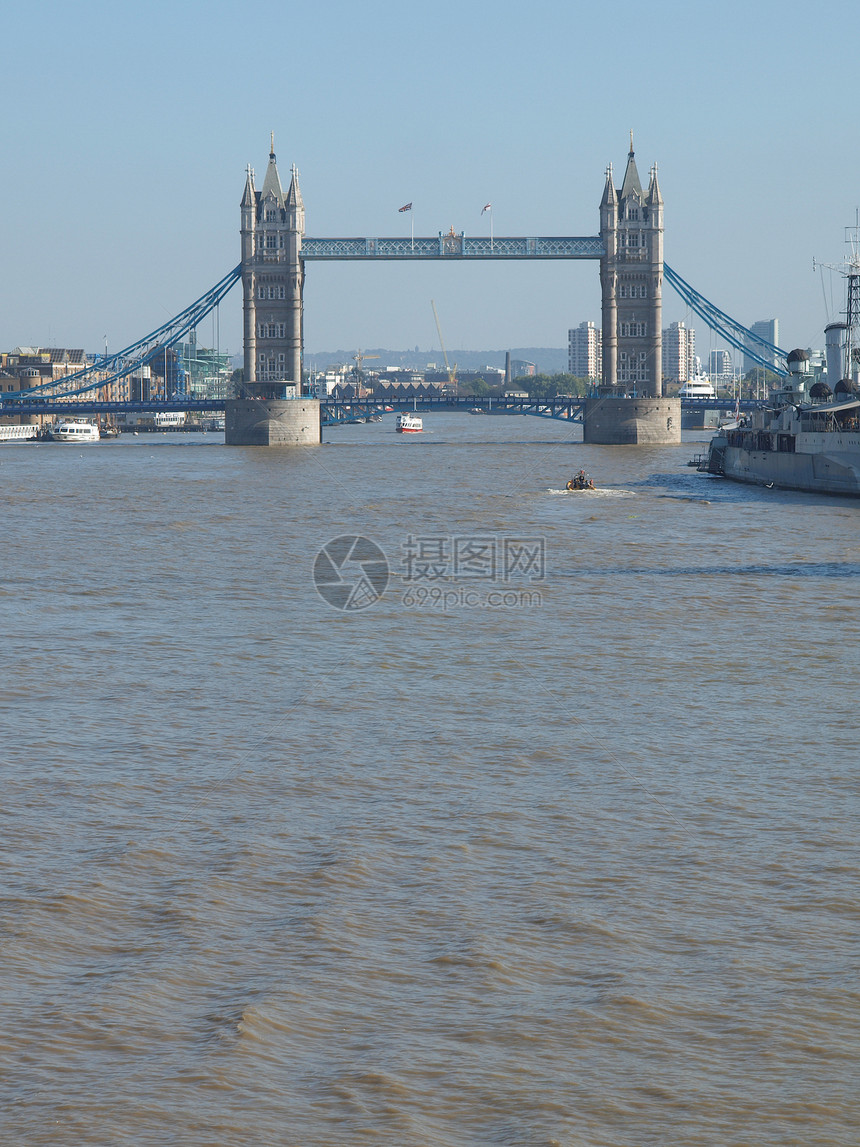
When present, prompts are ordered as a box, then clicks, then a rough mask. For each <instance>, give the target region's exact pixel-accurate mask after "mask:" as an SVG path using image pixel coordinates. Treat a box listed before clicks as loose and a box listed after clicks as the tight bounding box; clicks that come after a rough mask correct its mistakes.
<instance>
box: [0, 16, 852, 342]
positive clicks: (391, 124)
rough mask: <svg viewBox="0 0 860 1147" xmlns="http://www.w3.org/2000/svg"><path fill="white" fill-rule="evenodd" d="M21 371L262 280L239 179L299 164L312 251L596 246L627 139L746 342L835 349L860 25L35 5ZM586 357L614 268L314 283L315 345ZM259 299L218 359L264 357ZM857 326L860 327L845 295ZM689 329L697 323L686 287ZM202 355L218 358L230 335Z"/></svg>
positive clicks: (362, 269) (8, 281)
mask: <svg viewBox="0 0 860 1147" xmlns="http://www.w3.org/2000/svg"><path fill="white" fill-rule="evenodd" d="M4 32H5V35H4V65H5V66H4V106H5V115H4V117H3V126H2V133H3V156H4V160H5V163H4V169H5V170H4V179H3V180H2V183H0V202H2V220H3V226H2V240H0V242H2V246H0V254H2V265H3V269H4V274H3V300H2V308H0V349H3V350H8V349H11V348H13V347H15V346H17V345H22V344H23V345H31V344H41V345H59V346H83V347H84V348H85V349H87V350H99V349H101V348H102V346H103V344H104V339H105V336H106V337H107V340H108V344H109V347H110V349H111V350H116V349H119V348H120V347H122V346H125V345H127V344H128V343H130V342H132V341H133V340H134V339H136V338H138V337H140V336H141V335H144V334H145V333H146V332H147V331H149V330H152V329H154V328H155V327H157V326H158V325H159V324H161V323H162V322H163V321H165V319H167V318H169V317H171V316H172V315H174V314H175V313H177V312H178V311H179V310H181V309H182V308H183V307H185V306H186V305H187V304H189V303H191V302H192V301H193V300H194V299H196V298H197V297H198V296H199V295H202V294H203V293H204V292H205V291H206V290H207V289H208V288H209V287H211V286H212V285H213V284H214V283H215V282H216V281H217V280H218V279H220V278H221V277H222V276H223V275H224V274H225V273H226V272H227V271H228V270H229V269H230V268H231V267H233V266H234V265H235V264H236V263H237V262H238V261H239V235H238V230H239V200H240V198H241V194H242V188H243V185H244V178H245V176H244V172H245V167H246V165H247V164H248V163H250V164H251V165H252V166H253V167H254V168H255V169H256V171H257V173H258V185H259V183H260V182H261V181H262V175H263V172H264V170H265V166H266V162H267V156H268V148H269V132H270V131H274V132H275V149H276V152H277V155H278V164H279V167H280V170H281V174H282V177H283V178H284V179H285V181H286V179H287V178H288V175H289V168H290V165H291V164H292V163H296V164H297V166H298V168H299V173H300V181H301V188H302V193H303V195H304V200H305V206H306V210H307V233H308V234H309V235H315V236H329V235H391V234H394V235H396V234H407V235H408V234H409V223H410V220H409V215H408V214H399V213H398V211H397V209H398V207H400V206H402V205H403V204H404V203H407V202H409V201H410V200H411V201H412V202H413V203H414V224H415V233H416V234H430V235H435V234H436V233H437V232H438V231H439V230H447V229H448V228H449V227H450V226H452V225H453V226H454V228H455V230H457V231H461V230H462V231H466V232H467V233H470V234H483V233H487V231H488V228H489V223H488V217H487V216H486V215H485V216H484V217H483V218H481V214H480V212H481V208H482V207H483V205H484V204H485V203H487V202H489V201H491V202H492V204H493V221H494V229H495V233H496V234H497V235H504V234H511V235H538V234H544V235H549V234H573V235H593V234H596V233H597V231H598V227H599V223H598V203H599V200H600V196H601V193H602V189H603V182H604V173H605V170H606V167H607V165H608V164H609V163H613V164H614V167H615V173H616V177H617V181H618V182H620V179H621V175H622V174H623V169H624V163H625V161H626V154H627V148H628V137H629V131H630V129H633V130H634V132H635V147H636V157H637V162H638V164H639V170H640V174H641V175H642V176H643V179H644V178H645V177H646V176H647V173H648V170H649V168H650V166H651V164H652V163H653V162H656V163H657V164H658V167H659V175H660V184H661V188H662V191H663V197H664V199H665V203H666V207H665V220H666V235H665V252H666V260H667V262H668V263H670V264H671V265H672V266H673V267H674V268H675V269H676V270H677V271H678V272H679V273H680V274H681V275H683V276H684V277H685V278H686V279H688V280H689V281H690V282H691V283H692V284H693V285H694V286H695V287H697V288H698V289H699V290H701V291H702V292H703V293H704V294H705V295H706V296H707V297H708V298H710V299H711V300H712V301H713V302H715V303H717V305H718V306H720V307H722V308H723V309H724V310H726V311H728V312H729V313H730V314H732V315H733V316H735V317H737V318H738V319H740V320H741V321H744V322H746V323H751V322H753V321H755V320H758V319H765V318H772V317H776V318H778V319H779V320H780V327H781V339H780V341H781V343H782V344H783V346H784V347H786V348H790V347H792V346H795V345H800V346H808V345H813V346H817V345H820V344H821V342H822V341H823V336H822V334H821V332H822V331H823V327H824V325H825V323H826V322H827V321H828V320H829V319H832V318H833V317H834V315H833V313H832V311H828V310H827V309H826V308H825V299H824V293H823V289H822V287H823V284H822V282H821V277H820V275H816V274H814V273H813V270H812V260H813V258H816V259H819V260H824V261H829V262H837V261H839V260H841V259H842V258H843V257H844V254H845V247H844V228H845V226H846V225H848V224H850V223H852V222H853V220H854V214H855V209H856V207H857V206H858V203H860V178H858V176H860V148H858V146H857V140H856V132H855V121H856V110H857V109H856V80H855V79H854V78H853V75H852V72H851V69H850V66H849V64H850V54H851V51H852V50H853V49H852V47H851V46H852V45H853V44H854V43H855V42H856V40H857V37H858V32H860V5H858V4H857V3H856V0H835V2H830V3H825V4H823V5H819V6H817V7H814V6H813V7H808V6H805V5H804V6H802V7H801V6H800V5H794V6H792V5H786V4H785V3H782V2H781V3H776V2H775V0H746V2H743V3H741V2H739V0H726V2H725V3H724V4H722V6H721V7H717V6H712V5H697V4H692V5H691V4H689V3H678V2H673V0H653V2H652V3H649V4H642V3H637V4H632V3H629V2H628V0H618V2H616V3H614V4H612V5H606V4H602V5H597V4H589V5H581V4H576V3H570V2H562V0H532V2H531V3H529V4H522V3H520V2H516V3H513V2H508V0H502V2H496V3H489V2H484V0H458V2H456V3H454V2H452V0H438V2H437V3H433V4H421V5H413V4H408V3H393V2H389V0H364V2H363V3H361V4H358V3H355V2H354V0H350V2H343V0H328V2H327V0H318V2H317V3H315V4H314V3H302V4H296V3H292V2H289V0H288V2H287V3H285V4H275V5H267V6H261V5H249V4H244V3H238V2H237V0H206V2H203V0H170V2H167V0H149V2H147V3H140V2H138V0H129V2H127V3H122V4H116V3H106V2H97V0H79V3H77V4H69V3H67V2H62V3H61V2H59V0H31V2H30V3H29V5H27V6H25V5H16V6H15V7H14V9H13V10H12V11H11V12H10V13H7V14H6V16H5V19H4ZM431 298H432V299H435V301H436V306H437V309H438V311H439V316H440V319H441V322H442V327H443V333H444V336H445V341H446V344H447V345H448V347H449V348H457V347H462V348H482V349H483V348H487V349H489V348H506V347H509V346H534V345H537V346H541V345H543V346H563V345H565V344H566V341H567V330H568V328H569V327H570V326H573V325H575V324H577V323H579V322H581V321H583V320H584V319H594V320H595V321H597V322H598V323H599V321H600V292H599V285H598V274H597V264H596V263H593V262H584V263H551V264H542V265H540V264H518V263H502V264H479V265H474V266H463V265H454V266H440V265H437V264H428V265H422V264H417V263H416V264H409V265H404V266H396V265H393V264H391V263H384V264H382V265H380V266H370V265H367V264H357V265H354V266H350V265H346V264H340V263H338V264H332V265H327V266H321V265H318V264H309V265H308V269H307V279H306V287H305V344H306V348H307V349H308V350H309V351H314V350H319V349H330V348H336V347H343V348H352V347H355V348H358V347H372V346H388V347H392V348H406V347H413V346H415V345H420V346H421V347H422V348H434V347H437V346H438V343H437V336H436V329H435V324H434V321H433V315H432V311H431V307H430V300H431ZM240 303H241V300H240V298H239V294H238V289H235V290H234V292H233V294H232V296H231V297H230V299H228V301H227V302H226V303H224V304H223V305H222V308H221V315H220V320H219V338H218V341H219V343H220V346H221V349H222V350H225V349H226V350H230V351H231V352H238V351H239V350H240V349H241V321H240ZM837 305H841V304H840V302H839V300H837ZM664 317H665V320H666V322H667V323H668V322H669V321H671V320H673V319H682V320H686V321H692V324H693V325H694V326H695V327H696V329H697V332H698V347H699V350H700V351H701V352H706V351H707V349H708V347H709V345H715V344H712V343H711V342H710V336H709V335H708V333H707V331H706V329H705V328H704V324H703V323H701V322H700V321H699V320H696V319H694V318H692V316H690V315H688V314H687V312H686V310H685V308H684V306H683V304H682V303H681V302H680V301H679V300H677V299H676V297H675V296H674V294H672V293H671V291H670V290H669V289H668V288H667V291H666V303H665V310H664ZM199 337H200V341H201V342H202V343H204V344H208V345H211V344H212V342H214V341H215V336H214V326H213V324H209V329H208V330H207V329H205V328H201V330H200V332H199Z"/></svg>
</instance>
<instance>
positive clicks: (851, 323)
mask: <svg viewBox="0 0 860 1147" xmlns="http://www.w3.org/2000/svg"><path fill="white" fill-rule="evenodd" d="M845 241H846V242H847V243H848V246H849V248H850V251H851V253H850V255H849V257H848V269H847V272H846V278H847V280H848V295H847V302H846V306H845V322H846V324H847V326H848V356H847V357H848V363H847V366H848V373H849V375H851V376H853V375H854V374H855V373H856V372H857V370H858V368H860V339H858V330H857V328H858V326H860V209H855V217H854V226H853V227H846V228H845Z"/></svg>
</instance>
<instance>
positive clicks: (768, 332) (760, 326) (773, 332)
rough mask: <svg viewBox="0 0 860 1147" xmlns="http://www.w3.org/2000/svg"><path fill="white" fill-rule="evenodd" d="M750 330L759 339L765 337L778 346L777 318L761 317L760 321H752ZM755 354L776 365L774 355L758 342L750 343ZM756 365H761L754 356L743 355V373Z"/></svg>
mask: <svg viewBox="0 0 860 1147" xmlns="http://www.w3.org/2000/svg"><path fill="white" fill-rule="evenodd" d="M750 330H751V331H752V333H753V334H754V335H758V337H759V338H761V339H767V341H768V342H769V343H773V345H774V346H779V319H762V320H761V321H760V322H757V323H753V324H752V326H751V327H750ZM750 345H751V346H752V347H753V349H754V350H755V351H756V353H757V354H760V355H761V356H762V358H766V359H768V360H769V361H770V362H771V364H772V365H773V366H775V365H776V355H775V354H772V353H770V352H768V351H767V350H766V349H765V348H764V347H761V346H759V345H758V344H754V343H753V344H750ZM756 366H761V363H759V362H756V361H755V359H754V358H750V356H749V355H748V354H745V355H744V373H745V374H746V372H747V371H749V370H752V369H753V368H754V367H756Z"/></svg>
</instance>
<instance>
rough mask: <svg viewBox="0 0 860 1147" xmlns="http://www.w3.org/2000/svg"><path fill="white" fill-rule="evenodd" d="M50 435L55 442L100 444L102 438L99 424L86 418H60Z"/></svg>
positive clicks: (51, 429)
mask: <svg viewBox="0 0 860 1147" xmlns="http://www.w3.org/2000/svg"><path fill="white" fill-rule="evenodd" d="M49 433H50V435H51V440H52V441H53V442H98V440H99V437H100V435H99V427H98V423H97V422H88V421H87V420H86V419H85V418H60V419H59V420H58V421H57V422H55V423H54V425H53V426H52V427H51V428H50V430H49Z"/></svg>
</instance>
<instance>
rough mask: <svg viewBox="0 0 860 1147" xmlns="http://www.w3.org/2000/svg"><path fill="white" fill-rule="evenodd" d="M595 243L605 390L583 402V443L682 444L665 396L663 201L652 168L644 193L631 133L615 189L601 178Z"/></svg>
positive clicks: (676, 409)
mask: <svg viewBox="0 0 860 1147" xmlns="http://www.w3.org/2000/svg"><path fill="white" fill-rule="evenodd" d="M600 238H601V240H602V242H603V248H604V254H603V256H602V258H601V260H600V284H601V292H602V300H603V302H602V326H603V385H602V386H601V388H600V392H601V397H600V398H599V399H594V400H591V401H590V402H589V403H587V404H586V410H585V420H584V422H585V427H584V437H585V441H586V442H603V443H606V444H613V445H615V444H617V445H621V444H628V443H629V444H637V443H640V442H641V443H654V444H657V443H675V442H680V441H681V409H680V401H679V400H678V399H664V398H663V197H662V195H661V194H660V187H659V184H658V183H657V168H656V165H655V166H654V167H652V168H651V173H650V178H649V181H648V189H647V191H645V190H643V188H642V184H641V182H640V179H639V172H638V170H637V168H636V158H635V155H634V152H633V133H632V132H631V134H630V152H629V154H628V156H627V169H626V171H625V172H624V182H623V183H622V185H621V188H620V190H616V188H615V184H614V181H613V176H612V168H611V167H610V169H609V171H608V173H607V176H606V185H605V187H604V189H603V198H602V199H601V201H600Z"/></svg>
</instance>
